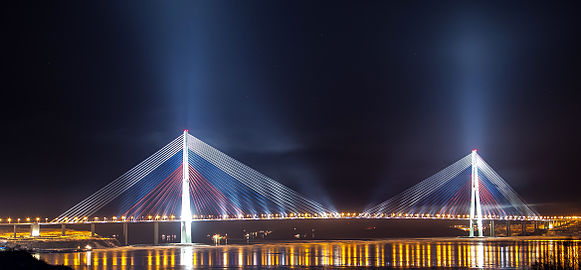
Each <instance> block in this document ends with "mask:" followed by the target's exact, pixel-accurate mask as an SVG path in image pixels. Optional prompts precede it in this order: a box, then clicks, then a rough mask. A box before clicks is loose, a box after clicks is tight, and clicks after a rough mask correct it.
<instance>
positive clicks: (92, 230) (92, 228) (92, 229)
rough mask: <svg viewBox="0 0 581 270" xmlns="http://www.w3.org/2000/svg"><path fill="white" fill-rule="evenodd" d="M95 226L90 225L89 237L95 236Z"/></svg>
mask: <svg viewBox="0 0 581 270" xmlns="http://www.w3.org/2000/svg"><path fill="white" fill-rule="evenodd" d="M95 226H97V224H95V223H91V236H95Z"/></svg>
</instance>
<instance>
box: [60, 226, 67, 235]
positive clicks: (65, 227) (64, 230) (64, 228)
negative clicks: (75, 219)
mask: <svg viewBox="0 0 581 270" xmlns="http://www.w3.org/2000/svg"><path fill="white" fill-rule="evenodd" d="M65 235H67V225H65V224H64V223H63V224H61V236H65Z"/></svg>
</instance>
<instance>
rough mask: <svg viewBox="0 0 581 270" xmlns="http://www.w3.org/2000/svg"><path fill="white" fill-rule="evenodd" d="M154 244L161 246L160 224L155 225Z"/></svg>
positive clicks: (155, 223)
mask: <svg viewBox="0 0 581 270" xmlns="http://www.w3.org/2000/svg"><path fill="white" fill-rule="evenodd" d="M153 244H154V245H158V244H159V222H154V223H153Z"/></svg>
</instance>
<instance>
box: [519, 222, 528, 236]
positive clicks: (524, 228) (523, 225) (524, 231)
mask: <svg viewBox="0 0 581 270" xmlns="http://www.w3.org/2000/svg"><path fill="white" fill-rule="evenodd" d="M520 228H521V229H520V230H521V234H522V235H527V222H526V221H522V222H521V224H520Z"/></svg>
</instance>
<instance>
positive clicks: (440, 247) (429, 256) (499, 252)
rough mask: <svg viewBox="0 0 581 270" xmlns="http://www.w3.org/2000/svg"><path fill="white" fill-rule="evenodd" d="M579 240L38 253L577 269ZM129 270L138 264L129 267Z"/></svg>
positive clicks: (86, 259) (130, 261) (197, 264)
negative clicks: (556, 265) (561, 265)
mask: <svg viewBox="0 0 581 270" xmlns="http://www.w3.org/2000/svg"><path fill="white" fill-rule="evenodd" d="M580 246H581V241H579V240H574V241H568V240H520V241H499V240H493V241H484V240H483V241H470V240H461V239H399V240H377V241H355V240H354V241H348V240H342V241H316V242H315V241H313V242H293V243H267V244H254V245H227V246H217V247H215V246H157V247H149V246H148V247H122V248H115V249H103V250H93V251H89V252H77V253H44V254H38V255H35V256H37V257H39V258H41V259H43V260H45V261H47V262H48V263H50V264H64V265H70V266H95V268H97V269H100V268H103V269H104V268H108V269H109V268H111V267H112V266H116V267H117V268H118V269H163V268H167V267H168V266H169V267H173V268H176V269H188V268H205V267H236V268H254V267H256V266H260V267H265V266H273V267H274V266H301V267H302V266H317V267H326V266H328V267H344V266H359V267H371V268H372V267H397V268H417V267H472V268H521V267H527V266H530V265H531V264H533V263H534V262H536V261H541V262H543V261H547V260H549V259H550V258H553V259H554V260H557V261H558V262H565V261H566V262H567V263H571V264H574V265H576V266H577V268H578V267H579V259H580V257H581V254H580V253H581V247H580ZM131 266H137V268H136V267H131Z"/></svg>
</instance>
